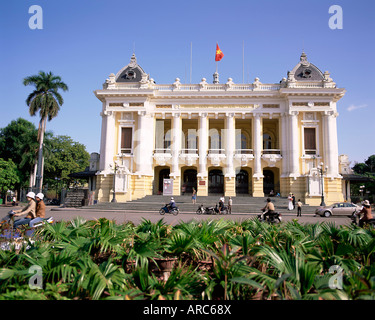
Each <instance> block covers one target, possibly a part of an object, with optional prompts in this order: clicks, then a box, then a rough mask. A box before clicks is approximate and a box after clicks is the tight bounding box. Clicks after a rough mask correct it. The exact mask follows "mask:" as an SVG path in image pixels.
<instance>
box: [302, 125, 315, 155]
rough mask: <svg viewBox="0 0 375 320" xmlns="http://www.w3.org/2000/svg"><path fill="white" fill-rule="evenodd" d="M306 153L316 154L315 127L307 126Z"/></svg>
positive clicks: (305, 131) (305, 134)
mask: <svg viewBox="0 0 375 320" xmlns="http://www.w3.org/2000/svg"><path fill="white" fill-rule="evenodd" d="M304 136H305V154H316V132H315V128H305V129H304Z"/></svg>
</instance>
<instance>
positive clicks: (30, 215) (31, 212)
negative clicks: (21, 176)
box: [13, 192, 36, 228]
mask: <svg viewBox="0 0 375 320" xmlns="http://www.w3.org/2000/svg"><path fill="white" fill-rule="evenodd" d="M26 199H27V201H28V204H27V206H26V207H24V208H22V209H20V210H16V211H14V213H15V214H14V215H13V217H19V216H23V215H24V214H26V217H25V218H23V219H19V220H17V221H15V222H14V224H13V228H17V227H18V226H21V225H23V224H29V222H30V221H31V220H32V219H34V218H35V217H36V214H35V212H36V203H35V193H34V192H29V193H28V194H27V195H26Z"/></svg>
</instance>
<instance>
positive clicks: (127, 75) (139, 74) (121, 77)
mask: <svg viewBox="0 0 375 320" xmlns="http://www.w3.org/2000/svg"><path fill="white" fill-rule="evenodd" d="M115 79H116V80H115V81H116V82H141V81H142V80H143V81H144V80H145V79H146V80H148V75H147V74H146V72H144V70H143V69H142V68H141V67H140V66H139V65H138V63H137V58H136V57H135V54H134V53H133V55H132V57H131V59H130V63H129V64H128V65H127V66H125V67H124V68H122V69H121V70H120V71H119V72H117V74H116V78H115Z"/></svg>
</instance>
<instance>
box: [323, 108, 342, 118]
mask: <svg viewBox="0 0 375 320" xmlns="http://www.w3.org/2000/svg"><path fill="white" fill-rule="evenodd" d="M338 115H339V114H338V112H335V111H333V110H326V111H323V116H325V117H330V116H331V117H333V118H337V117H338Z"/></svg>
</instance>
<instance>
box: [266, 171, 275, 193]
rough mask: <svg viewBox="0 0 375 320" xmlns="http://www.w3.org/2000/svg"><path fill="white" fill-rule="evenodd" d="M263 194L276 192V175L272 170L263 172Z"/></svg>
mask: <svg viewBox="0 0 375 320" xmlns="http://www.w3.org/2000/svg"><path fill="white" fill-rule="evenodd" d="M263 176H264V178H263V192H264V194H265V195H267V194H270V192H271V190H273V191H274V192H275V175H274V173H273V171H272V170H263Z"/></svg>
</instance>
